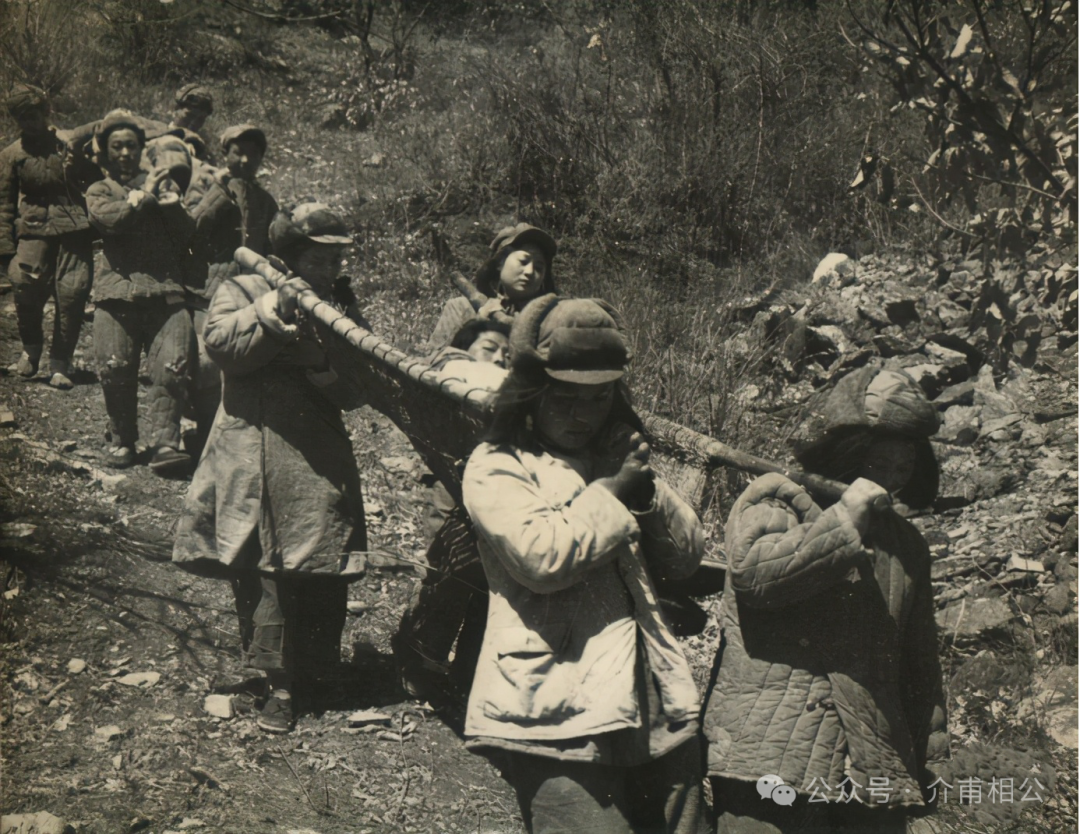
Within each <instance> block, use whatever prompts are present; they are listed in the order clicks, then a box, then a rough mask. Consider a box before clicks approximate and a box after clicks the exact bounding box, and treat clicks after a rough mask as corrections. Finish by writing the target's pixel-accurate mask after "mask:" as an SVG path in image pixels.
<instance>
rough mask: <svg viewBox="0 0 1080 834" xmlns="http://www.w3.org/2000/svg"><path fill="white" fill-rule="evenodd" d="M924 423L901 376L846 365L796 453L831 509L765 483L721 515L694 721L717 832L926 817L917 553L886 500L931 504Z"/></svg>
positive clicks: (926, 705) (922, 617) (929, 697)
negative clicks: (824, 484)
mask: <svg viewBox="0 0 1080 834" xmlns="http://www.w3.org/2000/svg"><path fill="white" fill-rule="evenodd" d="M937 428H938V417H937V412H936V411H935V409H934V406H933V404H931V403H930V402H929V401H928V400H927V398H926V396H925V395H924V394H923V392H922V389H920V388H919V386H918V385H917V384H916V383H915V381H914V380H913V379H912V378H911V377H910V376H908V375H907V374H905V373H903V372H902V371H894V370H883V369H882V368H880V367H878V366H876V365H871V366H868V367H866V368H862V369H860V370H858V371H855V372H853V373H851V374H849V375H847V376H845V377H843V378H842V379H841V380H840V381H839V382H838V383H837V384H836V386H835V387H834V388H833V389H832V390H831V391H830V392H828V393H827V394H825V395H823V396H822V397H821V398H820V399H819V400H818V401H817V402H816V403H815V404H814V405H813V406H812V408H811V410H810V415H809V419H808V420H807V421H806V423H805V425H804V428H803V430H802V433H803V438H804V440H803V442H802V443H800V445H799V446H797V448H796V458H797V459H798V461H799V462H800V464H801V465H802V466H803V468H804V469H805V470H806V471H807V472H810V473H816V474H818V475H824V476H826V477H829V478H833V479H836V480H840V481H842V482H844V483H847V484H850V486H849V487H848V488H847V490H846V491H845V492H844V493H843V495H842V496H841V498H840V500H839V501H838V502H836V503H835V504H833V505H832V506H829V507H825V508H823V507H821V506H819V505H818V504H817V503H815V502H814V500H813V498H812V497H811V496H810V494H809V493H807V491H806V490H805V489H803V488H802V487H800V486H798V485H797V484H795V483H793V482H792V481H790V480H788V479H787V478H785V477H784V476H783V475H779V474H767V475H763V476H761V477H759V478H758V479H756V480H755V481H754V482H753V483H751V484H750V486H749V487H747V489H746V491H745V492H744V493H743V494H742V495H741V496H740V497H739V499H738V500H737V501H736V503H735V506H734V507H733V508H732V510H731V515H730V516H729V518H728V523H727V535H726V547H727V554H728V572H727V578H726V587H725V590H724V595H723V598H722V600H721V603H720V623H721V628H722V630H723V639H722V642H721V648H720V653H719V655H718V657H717V673H716V681H715V685H714V686H713V688H712V690H711V692H710V693H709V694H708V699H707V703H706V706H705V711H704V719H703V723H704V732H705V737H706V739H707V740H708V743H709V747H708V773H709V776H710V777H711V778H712V785H713V797H714V804H715V806H716V809H717V811H718V814H719V819H718V824H717V829H716V830H717V832H718V834H783V833H784V832H807V833H808V834H809V832H820V833H821V834H825V833H826V832H833V831H851V832H862V831H883V832H903V831H904V830H905V825H906V819H907V818H908V817H909V816H910V815H912V814H921V813H925V812H926V810H927V803H928V801H929V793H928V790H927V789H928V787H929V785H930V784H931V782H932V781H933V779H934V776H933V775H932V773H931V772H930V769H931V768H932V766H933V764H934V763H935V762H937V761H941V760H944V759H947V758H948V757H949V734H948V729H947V726H946V720H945V719H946V716H945V698H944V694H943V691H942V683H941V667H940V664H939V661H938V653H937V650H938V642H937V633H936V627H935V623H934V600H933V589H932V587H931V584H930V552H929V549H928V547H927V544H926V541H925V540H924V539H923V537H922V536H921V535H920V533H919V531H918V530H917V529H916V528H915V527H914V526H913V525H912V524H911V523H910V522H909V521H907V520H906V519H905V518H903V517H902V516H901V515H900V514H898V513H897V512H896V511H895V509H893V508H892V507H890V506H889V505H890V501H889V497H890V495H891V496H892V497H894V498H895V499H896V500H897V501H898V502H903V503H904V504H907V505H908V506H909V507H912V508H922V507H926V506H929V505H930V504H931V503H932V502H933V500H934V498H935V496H936V494H937V488H938V466H937V462H936V460H935V459H934V452H933V450H932V449H931V447H930V443H929V439H928V438H929V437H930V436H931V435H933V434H934V432H936V431H937ZM762 777H771V778H772V783H770V784H769V785H767V786H766V788H768V790H770V791H772V792H774V793H773V794H772V795H770V794H765V793H762V791H763V790H764V789H765V788H763V787H762V783H761V782H760V781H759V780H761V779H762ZM776 791H781V792H783V796H780V795H779V794H775V792H776ZM845 793H846V794H847V797H848V798H847V800H845V799H844V798H843V796H844V794H845Z"/></svg>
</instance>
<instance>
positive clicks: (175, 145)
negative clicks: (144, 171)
mask: <svg viewBox="0 0 1080 834" xmlns="http://www.w3.org/2000/svg"><path fill="white" fill-rule="evenodd" d="M143 159H144V161H145V162H146V163H147V164H148V165H149V167H150V169H151V170H154V169H158V168H167V169H168V170H169V176H170V177H172V179H173V180H174V181H175V182H176V183H177V184H178V185H179V186H180V187H181V189H182V190H185V191H186V190H187V187H188V185H189V184H190V183H191V150H190V149H189V148H188V146H187V143H186V142H185V141H184V140H183V139H181V138H180V137H179V136H177V135H176V134H174V133H165V134H162V135H161V136H157V137H155V138H153V139H150V140H149V141H148V142H147V143H146V152H145V153H144V154H143Z"/></svg>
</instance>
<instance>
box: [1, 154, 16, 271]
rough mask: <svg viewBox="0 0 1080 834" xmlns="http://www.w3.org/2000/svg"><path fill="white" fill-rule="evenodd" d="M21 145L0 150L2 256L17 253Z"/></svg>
mask: <svg viewBox="0 0 1080 834" xmlns="http://www.w3.org/2000/svg"><path fill="white" fill-rule="evenodd" d="M18 148H19V146H18V145H17V144H16V145H10V146H8V147H7V148H5V149H4V150H3V151H0V257H7V256H10V255H14V254H15V213H16V212H17V211H18V205H19V173H18V167H17V165H16V162H17V156H18V154H17V152H18Z"/></svg>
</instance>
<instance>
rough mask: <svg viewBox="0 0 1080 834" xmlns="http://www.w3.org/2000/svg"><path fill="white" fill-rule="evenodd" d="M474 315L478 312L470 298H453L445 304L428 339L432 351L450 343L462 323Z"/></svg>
mask: <svg viewBox="0 0 1080 834" xmlns="http://www.w3.org/2000/svg"><path fill="white" fill-rule="evenodd" d="M474 315H476V312H475V311H474V310H473V308H472V304H470V303H469V299H467V298H464V297H462V296H458V297H457V298H451V299H450V300H449V301H447V302H446V304H445V305H443V309H442V314H441V315H440V316H439V321H438V322H437V323H436V324H435V330H433V331H432V333H431V338H430V339H428V346H429V347H430V348H431V350H432V351H436V350H441V349H442V348H444V347H446V346H447V345H449V344H450V342H452V341H453V340H454V336H456V335H457V332H458V330H460V329H461V327H462V325H464V324H465V323H466V322H467V321H469V320H471V319H472V317H473V316H474Z"/></svg>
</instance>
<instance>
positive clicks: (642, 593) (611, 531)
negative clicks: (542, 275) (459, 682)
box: [462, 295, 704, 834]
mask: <svg viewBox="0 0 1080 834" xmlns="http://www.w3.org/2000/svg"><path fill="white" fill-rule="evenodd" d="M628 360H629V357H628V352H627V346H626V341H625V339H624V337H623V335H622V333H621V332H620V330H619V328H618V326H617V324H616V321H615V318H614V317H613V315H612V311H611V309H610V308H609V307H607V305H605V304H603V303H602V302H598V301H594V300H589V299H559V298H558V297H556V296H554V295H545V296H542V297H540V298H538V299H536V300H534V301H533V302H532V303H530V304H529V305H527V306H526V307H525V308H524V310H523V311H522V312H521V313H520V314H519V315H518V316H517V318H516V319H515V320H514V326H513V329H512V331H511V335H510V376H509V377H508V378H507V380H506V382H505V383H504V384H503V386H502V388H501V389H500V391H499V394H498V398H497V400H496V405H495V413H494V422H493V425H492V428H491V431H490V434H489V437H488V441H487V442H485V443H482V444H481V445H480V446H478V447H477V448H476V450H475V451H474V452H473V453H472V455H471V456H470V458H469V462H468V464H467V465H466V467H465V474H464V478H463V482H462V492H463V497H464V504H465V508H466V510H467V511H468V513H469V517H470V518H471V519H472V522H473V525H474V526H475V528H476V533H477V537H478V540H479V549H480V557H481V560H482V563H483V567H484V572H485V574H486V575H487V580H488V584H489V587H490V592H489V613H488V619H487V628H486V631H485V634H484V641H483V647H482V648H481V651H480V658H479V662H478V664H477V670H476V678H475V680H474V682H473V686H472V690H471V693H470V695H469V704H468V709H467V712H466V719H465V735H466V738H467V746H468V747H469V748H470V749H472V750H475V751H478V752H485V753H487V754H489V755H492V756H493V758H494V759H495V761H496V762H497V763H498V764H499V766H500V767H501V768H502V770H503V772H504V775H505V776H506V778H507V779H508V780H509V782H510V783H511V784H512V785H513V787H514V789H515V791H516V792H517V795H518V801H519V803H520V806H521V810H522V815H523V817H524V819H525V822H526V827H527V828H528V830H529V831H530V832H534V834H539V832H549V831H575V832H576V831H604V832H613V834H615V833H617V832H631V831H666V832H696V831H697V830H698V826H699V819H700V810H701V787H702V786H701V777H700V768H699V749H700V748H699V744H698V710H699V703H700V702H699V698H698V692H697V687H696V685H695V683H694V679H693V676H692V675H691V672H690V668H689V665H688V664H687V662H686V659H685V657H684V656H683V653H682V650H681V649H680V648H679V646H678V643H677V642H676V641H675V638H674V637H673V636H672V634H671V632H670V631H669V630H668V627H667V626H666V624H665V623H664V620H663V618H662V617H661V615H660V610H659V603H658V600H657V595H656V591H655V587H654V580H655V579H657V578H661V577H670V578H680V577H685V576H689V575H690V574H691V573H693V571H694V570H695V569H696V568H697V567H698V564H699V563H700V561H701V558H702V554H703V551H704V532H703V528H702V525H701V522H700V520H699V519H698V517H697V515H696V514H695V513H694V510H693V509H692V508H691V507H690V506H689V505H687V504H686V503H685V502H684V501H683V500H682V499H681V498H679V497H678V496H677V495H676V494H675V492H674V491H673V490H672V489H671V488H670V487H668V486H667V485H666V484H665V483H663V482H662V481H660V480H659V479H657V478H655V477H654V476H653V473H652V470H651V469H650V467H649V454H650V449H649V446H648V444H647V443H646V442H645V440H644V438H643V436H642V433H641V432H642V427H641V422H640V420H639V418H638V416H637V415H636V414H635V413H634V411H633V410H632V409H631V407H630V405H629V401H628V398H627V390H626V387H625V385H624V383H623V382H622V376H623V374H624V372H625V369H626V365H627V362H628Z"/></svg>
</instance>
